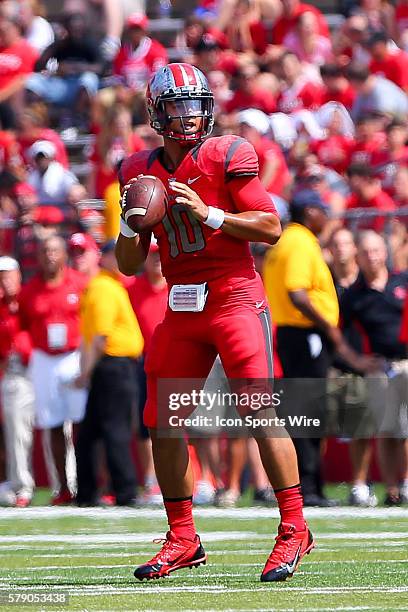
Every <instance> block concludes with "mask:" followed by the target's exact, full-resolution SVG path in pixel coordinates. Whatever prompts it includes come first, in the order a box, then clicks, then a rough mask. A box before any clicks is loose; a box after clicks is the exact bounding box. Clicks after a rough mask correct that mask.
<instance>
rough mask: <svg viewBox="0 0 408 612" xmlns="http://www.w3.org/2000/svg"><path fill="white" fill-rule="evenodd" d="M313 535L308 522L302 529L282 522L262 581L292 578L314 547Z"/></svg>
mask: <svg viewBox="0 0 408 612" xmlns="http://www.w3.org/2000/svg"><path fill="white" fill-rule="evenodd" d="M314 546H315V544H314V540H313V535H312V534H311V532H310V530H309V528H308V526H307V524H305V528H304V529H303V530H302V531H296V528H295V527H294V526H293V525H290V524H289V523H281V524H280V525H279V529H278V535H277V536H276V544H275V546H274V547H273V551H272V552H271V554H270V555H269V558H268V560H267V562H266V564H265V567H264V569H263V572H262V575H261V581H262V582H281V581H283V580H286V578H291V577H292V576H293V574H294V572H295V571H296V569H297V566H298V565H299V561H300V560H301V559H302V557H303V556H304V555H308V554H309V553H310V551H311V550H312V548H314Z"/></svg>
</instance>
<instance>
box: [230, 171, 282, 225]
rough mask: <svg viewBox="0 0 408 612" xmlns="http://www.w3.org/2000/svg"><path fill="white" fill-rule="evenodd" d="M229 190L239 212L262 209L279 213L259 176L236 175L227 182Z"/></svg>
mask: <svg viewBox="0 0 408 612" xmlns="http://www.w3.org/2000/svg"><path fill="white" fill-rule="evenodd" d="M227 187H228V191H229V194H230V196H231V198H232V199H233V201H234V204H235V206H236V207H237V209H238V212H246V211H251V210H253V211H261V212H268V213H273V214H274V215H278V213H277V210H276V208H275V205H274V203H273V200H272V198H271V196H270V194H269V193H268V192H267V191H266V189H265V187H264V186H263V185H262V183H261V181H260V180H259V178H258V176H239V175H238V176H236V177H235V178H234V179H233V180H231V181H229V183H227Z"/></svg>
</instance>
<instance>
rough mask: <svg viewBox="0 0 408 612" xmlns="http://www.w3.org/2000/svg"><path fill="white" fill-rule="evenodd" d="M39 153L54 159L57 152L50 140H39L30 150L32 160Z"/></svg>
mask: <svg viewBox="0 0 408 612" xmlns="http://www.w3.org/2000/svg"><path fill="white" fill-rule="evenodd" d="M39 153H42V154H43V155H44V156H45V157H50V158H54V157H55V155H56V153H57V151H56V148H55V146H54V145H53V144H52V142H49V141H48V140H37V141H36V142H35V143H34V144H33V145H32V146H31V147H30V148H29V149H28V155H29V156H30V157H31V159H34V158H35V157H36V156H37V155H38V154H39Z"/></svg>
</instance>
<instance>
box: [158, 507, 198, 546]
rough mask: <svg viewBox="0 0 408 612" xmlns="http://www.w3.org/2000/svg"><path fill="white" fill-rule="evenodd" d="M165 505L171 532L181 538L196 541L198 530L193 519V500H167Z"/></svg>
mask: <svg viewBox="0 0 408 612" xmlns="http://www.w3.org/2000/svg"><path fill="white" fill-rule="evenodd" d="M164 505H165V508H166V512H167V520H168V523H169V526H170V531H172V532H173V533H174V534H175V535H176V536H177V537H179V538H186V539H187V540H194V538H195V535H196V530H195V525H194V519H193V498H192V497H184V498H180V499H171V500H170V499H165V500H164Z"/></svg>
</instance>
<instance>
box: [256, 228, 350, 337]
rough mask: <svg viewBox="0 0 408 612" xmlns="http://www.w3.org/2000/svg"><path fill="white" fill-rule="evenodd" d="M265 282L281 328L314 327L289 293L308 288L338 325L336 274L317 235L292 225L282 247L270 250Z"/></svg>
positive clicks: (318, 305) (312, 298) (314, 300)
mask: <svg viewBox="0 0 408 612" xmlns="http://www.w3.org/2000/svg"><path fill="white" fill-rule="evenodd" d="M263 277H264V283H265V289H266V294H267V296H268V300H269V304H270V307H271V311H272V318H273V321H274V323H275V324H276V325H278V326H283V325H285V326H294V327H313V326H314V323H313V322H312V321H311V320H310V319H308V318H306V317H305V315H303V314H302V313H301V312H300V310H298V309H297V308H296V307H295V306H294V304H293V303H292V301H291V299H290V297H289V293H290V292H292V291H298V290H301V289H304V290H306V291H307V293H308V296H309V299H310V301H311V303H312V305H313V306H314V307H315V308H316V310H317V311H318V312H319V314H320V315H321V316H323V317H324V318H325V319H326V321H328V322H329V323H330V324H331V325H337V323H338V318H339V306H338V300H337V295H336V290H335V288H334V284H333V279H332V275H331V273H330V270H329V268H328V266H327V264H326V262H325V261H324V259H323V255H322V251H321V248H320V245H319V241H318V239H317V238H316V236H315V235H314V234H313V233H312V232H311V231H310V229H308V228H307V227H305V226H304V225H302V224H300V223H290V224H289V225H288V226H287V227H286V229H285V230H284V231H283V233H282V236H281V238H280V240H279V242H278V244H277V245H276V246H274V247H272V248H271V249H269V251H268V253H267V254H266V258H265V263H264V273H263Z"/></svg>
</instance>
